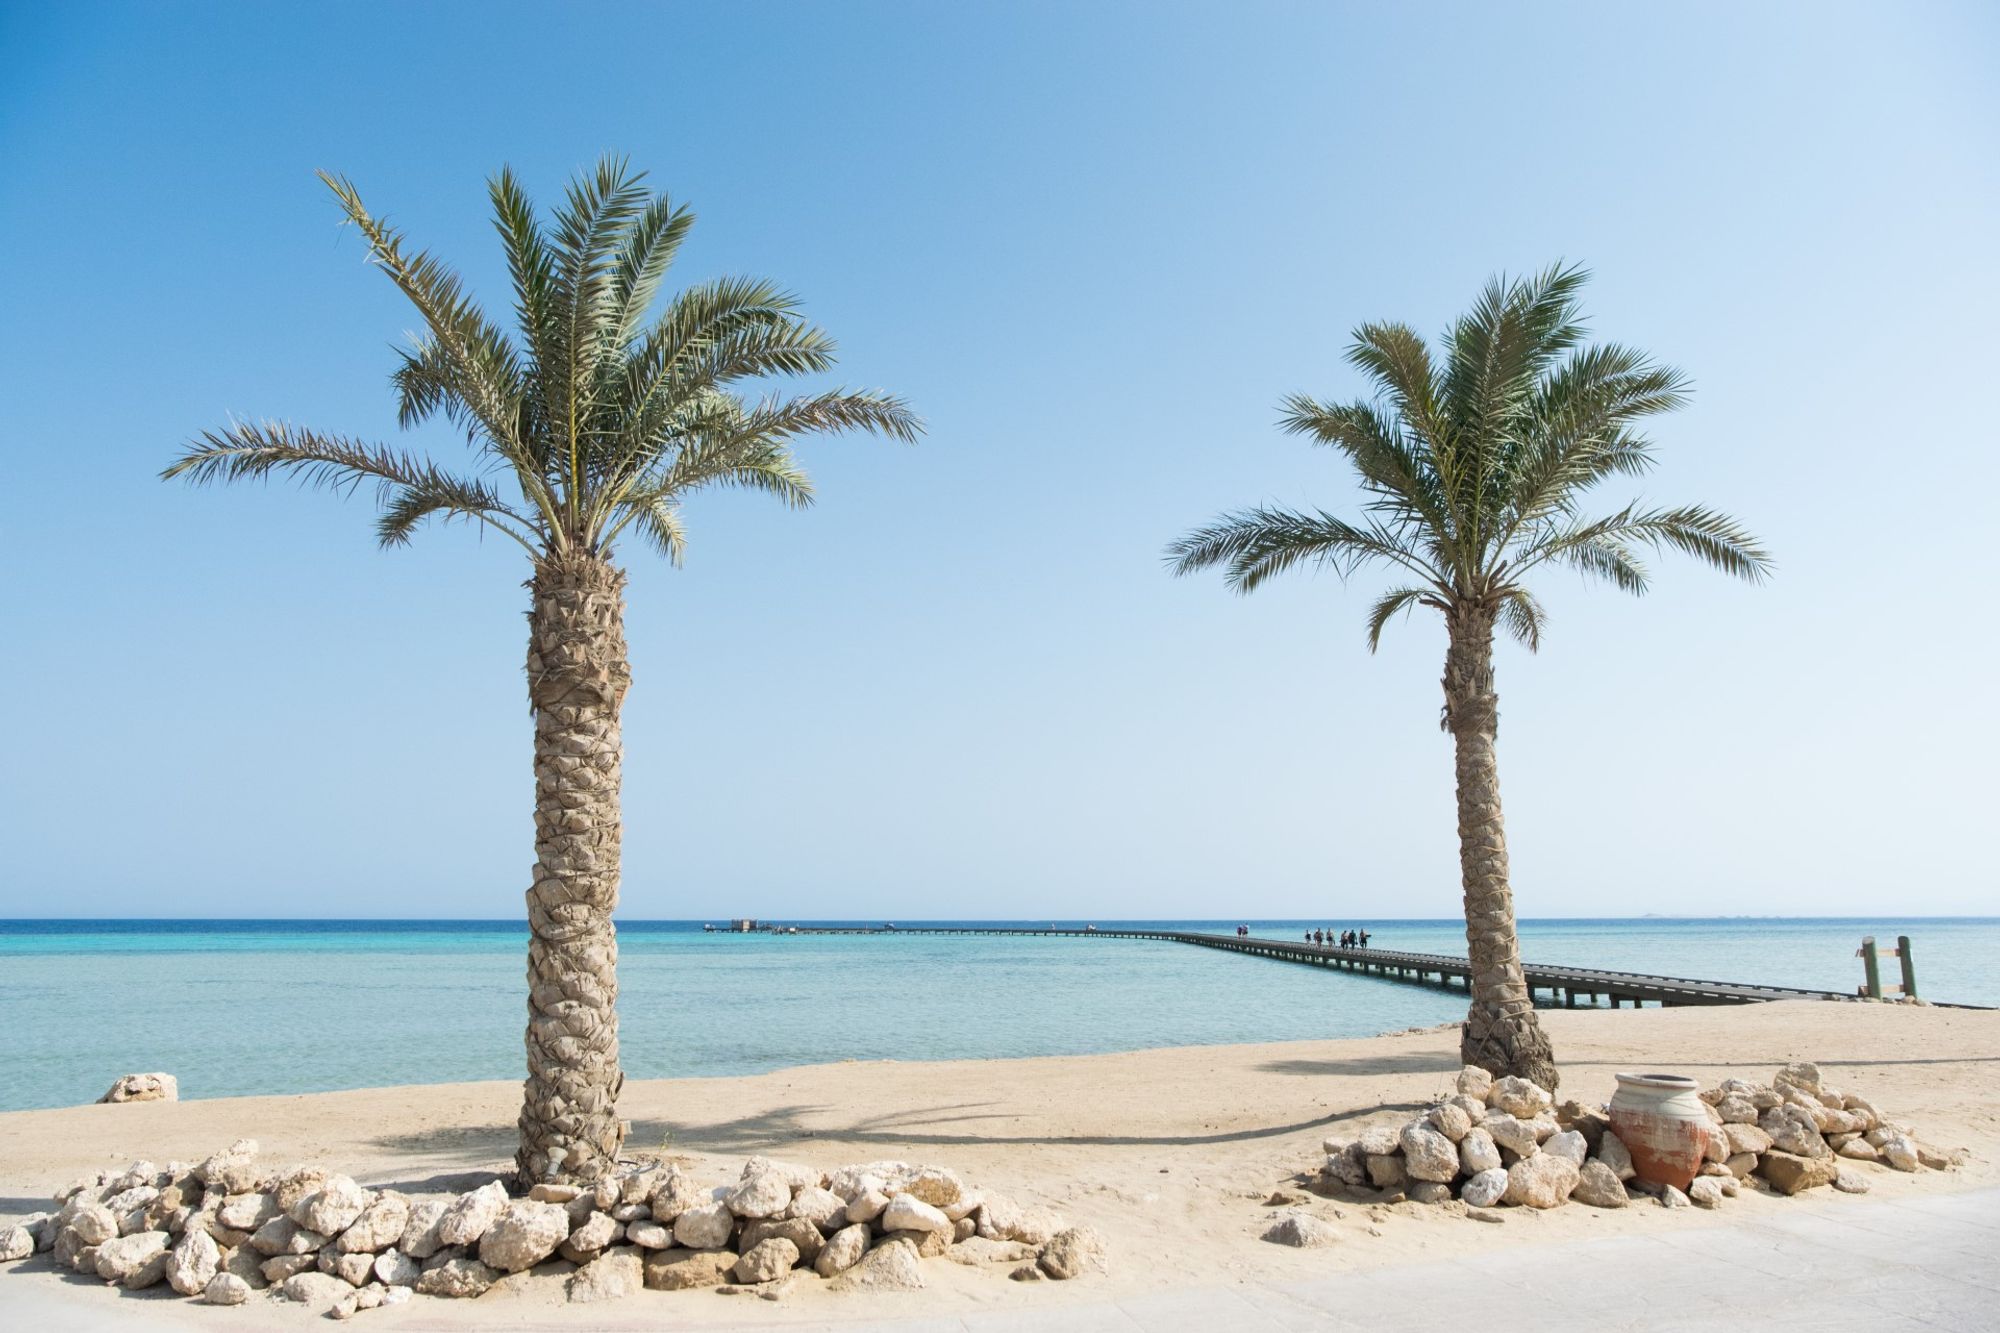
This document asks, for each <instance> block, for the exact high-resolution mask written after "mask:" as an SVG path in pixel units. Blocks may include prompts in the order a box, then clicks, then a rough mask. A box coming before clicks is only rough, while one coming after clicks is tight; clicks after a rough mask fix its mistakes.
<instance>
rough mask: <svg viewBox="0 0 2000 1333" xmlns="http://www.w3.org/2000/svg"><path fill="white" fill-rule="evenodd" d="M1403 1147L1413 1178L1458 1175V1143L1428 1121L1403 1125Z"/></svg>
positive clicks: (1438, 1178)
mask: <svg viewBox="0 0 2000 1333" xmlns="http://www.w3.org/2000/svg"><path fill="white" fill-rule="evenodd" d="M1454 1109H1455V1108H1454ZM1468 1128H1469V1126H1468ZM1402 1149H1403V1171H1404V1173H1405V1174H1406V1175H1408V1176H1409V1177H1410V1178H1411V1179H1412V1180H1434V1181H1441V1182H1449V1181H1451V1180H1452V1179H1453V1178H1455V1177H1456V1176H1457V1175H1458V1146H1457V1145H1456V1144H1455V1143H1453V1142H1452V1140H1451V1139H1450V1138H1449V1137H1448V1136H1446V1135H1445V1134H1443V1133H1441V1132H1440V1131H1438V1130H1436V1129H1433V1128H1432V1127H1431V1126H1430V1125H1429V1124H1427V1123H1425V1122H1424V1121H1421V1120H1419V1121H1416V1122H1413V1123H1411V1124H1409V1125H1406V1126H1404V1127H1403V1134H1402Z"/></svg>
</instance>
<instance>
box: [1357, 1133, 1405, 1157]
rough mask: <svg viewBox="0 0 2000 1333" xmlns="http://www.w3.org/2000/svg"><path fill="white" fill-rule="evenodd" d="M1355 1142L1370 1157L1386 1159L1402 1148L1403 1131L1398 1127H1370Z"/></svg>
mask: <svg viewBox="0 0 2000 1333" xmlns="http://www.w3.org/2000/svg"><path fill="white" fill-rule="evenodd" d="M1355 1142H1356V1143H1358V1144H1360V1145H1361V1151H1362V1152H1363V1153H1365V1154H1367V1155H1368V1156H1370V1157H1387V1156H1388V1155H1389V1154H1391V1153H1393V1152H1396V1151H1398V1150H1399V1149H1401V1147H1402V1146H1403V1129H1402V1126H1400V1125H1370V1126H1369V1127H1368V1128H1366V1129H1364V1130H1362V1131H1361V1137H1359V1138H1358V1139H1356V1140H1355Z"/></svg>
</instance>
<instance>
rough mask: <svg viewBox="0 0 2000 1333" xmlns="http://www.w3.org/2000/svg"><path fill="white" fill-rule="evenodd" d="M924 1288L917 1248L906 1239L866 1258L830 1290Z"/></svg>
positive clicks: (878, 1248)
mask: <svg viewBox="0 0 2000 1333" xmlns="http://www.w3.org/2000/svg"><path fill="white" fill-rule="evenodd" d="M820 1253H822V1254H824V1253H826V1251H824V1250H822V1251H820ZM923 1285H924V1275H923V1272H922V1271H921V1270H920V1269H919V1268H918V1266H917V1247H916V1246H914V1245H912V1244H910V1243H909V1242H908V1241H905V1240H891V1241H884V1242H883V1243H882V1244H880V1245H878V1246H876V1247H875V1248H874V1249H872V1250H870V1251H868V1253H866V1254H864V1255H862V1256H861V1260H860V1262H858V1263H856V1264H855V1265H854V1266H853V1267H852V1268H849V1269H848V1270H847V1271H845V1272H843V1273H841V1274H840V1275H839V1276H838V1277H835V1278H834V1279H833V1280H832V1281H830V1282H828V1283H827V1290H829V1291H921V1290H922V1289H923Z"/></svg>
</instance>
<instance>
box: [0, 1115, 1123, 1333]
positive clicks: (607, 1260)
mask: <svg viewBox="0 0 2000 1333" xmlns="http://www.w3.org/2000/svg"><path fill="white" fill-rule="evenodd" d="M256 1153H257V1145H256V1143H254V1142H253V1141H250V1140H247V1139H246V1140H242V1141H240V1142H237V1143H234V1144H231V1145H230V1146H229V1147H228V1148H226V1149H224V1150H223V1151H222V1152H219V1153H217V1154H216V1155H215V1156H213V1157H210V1158H209V1159H208V1160H206V1161H204V1162H201V1163H199V1164H196V1165H192V1166H190V1165H188V1164H186V1163H181V1162H170V1163H168V1164H167V1165H166V1166H165V1167H155V1166H154V1165H153V1163H151V1162H135V1163H133V1165H132V1166H131V1168H130V1169H128V1170H126V1171H124V1172H119V1173H115V1174H114V1173H110V1172H105V1173H101V1174H100V1175H98V1176H97V1177H95V1178H93V1179H91V1180H86V1181H78V1182H76V1183H74V1184H72V1185H70V1186H68V1187H67V1188H65V1189H63V1190H61V1191H59V1192H58V1193H57V1195H56V1199H57V1201H58V1202H59V1203H60V1204H61V1205H62V1206H61V1209H60V1210H59V1211H58V1212H56V1213H54V1214H53V1215H49V1214H43V1215H39V1216H37V1217H35V1218H32V1219H30V1220H29V1221H28V1222H27V1223H26V1224H25V1225H23V1226H17V1227H13V1228H11V1229H9V1230H4V1231H0V1260H12V1259H24V1258H27V1257H28V1256H29V1255H31V1254H34V1253H37V1252H47V1253H48V1254H49V1255H50V1257H51V1258H52V1259H53V1261H54V1262H55V1263H57V1264H59V1265H62V1266H64V1267H67V1268H71V1269H74V1270H75V1271H77V1272H80V1273H94V1274H96V1275H97V1276H98V1277H100V1278H102V1279H104V1280H105V1281H106V1282H110V1283H115V1284H118V1285H120V1286H124V1287H128V1288H139V1287H148V1286H152V1285H155V1284H157V1283H160V1282H165V1283H167V1284H168V1285H169V1286H171V1287H172V1288H173V1289H174V1290H175V1291H177V1292H179V1293H181V1294H182V1295H184V1296H192V1297H198V1298H200V1299H201V1300H204V1301H207V1302H209V1303H210V1304H215V1305H239V1304H241V1303H243V1302H244V1301H246V1300H248V1299H250V1297H251V1294H252V1293H253V1292H255V1291H258V1290H263V1289H266V1288H270V1289H273V1290H274V1291H275V1292H276V1294H278V1295H281V1296H283V1297H285V1298H288V1299H290V1300H294V1301H301V1302H305V1303H307V1304H309V1305H312V1306H314V1307H317V1308H325V1309H327V1310H329V1311H330V1312H331V1313H332V1314H333V1315H334V1316H335V1317H337V1318H347V1317H349V1316H351V1315H353V1314H354V1313H356V1312H357V1311H360V1310H366V1309H372V1308H375V1307H377V1306H383V1305H394V1304H398V1303H400V1302H402V1301H406V1300H408V1299H410V1298H411V1296H412V1295H427V1296H448V1297H471V1296H479V1295H482V1294H484V1293H485V1292H486V1291H488V1290H489V1289H491V1288H493V1287H494V1286H495V1285H496V1284H499V1283H502V1282H504V1281H506V1280H507V1278H508V1275H510V1274H516V1273H526V1272H528V1271H529V1270H532V1269H535V1268H536V1267H537V1265H545V1266H546V1267H545V1268H544V1269H543V1271H544V1272H554V1273H558V1274H566V1275H568V1276H567V1290H568V1296H569V1299H570V1300H572V1301H579V1302H581V1301H598V1300H607V1299H612V1298H616V1297H620V1296H625V1295H629V1294H631V1293H633V1292H635V1291H637V1290H638V1289H639V1288H640V1287H642V1286H644V1287H652V1288H656V1289H662V1290H669V1291H671V1290H679V1289H683V1288H691V1287H727V1288H729V1289H732V1290H742V1289H750V1290H755V1291H757V1292H758V1294H760V1295H765V1296H769V1297H775V1296H777V1295H779V1294H781V1293H782V1291H783V1290H784V1289H785V1287H786V1286H787V1285H788V1284H789V1283H791V1282H792V1281H794V1280H795V1279H807V1280H810V1279H814V1278H825V1279H828V1280H829V1286H830V1287H831V1288H833V1289H836V1290H870V1289H873V1290H897V1289H914V1288H918V1287H921V1286H923V1284H924V1282H923V1276H922V1274H921V1272H920V1271H919V1265H918V1260H919V1259H923V1258H929V1257H933V1256H942V1257H945V1258H948V1259H952V1260H955V1261H957V1262H959V1263H963V1264H969V1265H988V1264H994V1265H1010V1266H1013V1268H1012V1272H1011V1273H1010V1276H1012V1277H1015V1278H1019V1279H1024V1280H1025V1279H1029V1278H1041V1277H1049V1278H1055V1279H1066V1278H1073V1277H1078V1276H1080V1275H1082V1274H1083V1273H1086V1272H1089V1271H1093V1270H1098V1271H1101V1270H1102V1269H1103V1267H1104V1247H1103V1244H1102V1242H1101V1241H1100V1240H1099V1239H1098V1237H1097V1236H1096V1233H1094V1232H1093V1231H1091V1230H1090V1229H1089V1228H1087V1227H1068V1226H1066V1224H1065V1223H1064V1222H1063V1221H1062V1220H1061V1219H1060V1218H1058V1217H1056V1216H1054V1215H1053V1214H1051V1213H1048V1212H1045V1211H1042V1210H1039V1209H1032V1208H1023V1207H1020V1206H1018V1205H1016V1204H1015V1203H1013V1202H1012V1201H1010V1200H1008V1199H1006V1198H1005V1197H1003V1196H1001V1195H998V1194H993V1193H982V1192H981V1191H979V1190H975V1189H972V1188H970V1187H968V1186H967V1185H966V1184H965V1183H963V1182H962V1181H961V1180H960V1179H959V1178H958V1177H957V1176H955V1175H954V1174H952V1173H951V1172H949V1171H945V1170H941V1169H939V1168H936V1167H923V1166H913V1165H911V1164H909V1163H907V1162H871V1163H867V1164H865V1165H858V1166H848V1167H842V1168H841V1169H840V1170H838V1171H835V1172H833V1173H831V1174H830V1175H823V1174H821V1173H820V1172H819V1171H817V1170H814V1169H812V1168H810V1167H801V1166H795V1165H792V1164H789V1163H785V1162H777V1161H772V1160H770V1159H769V1158H764V1157H753V1158H751V1159H750V1160H749V1162H747V1163H746V1164H745V1165H744V1167H743V1171H742V1174H741V1176H740V1177H739V1178H738V1179H737V1180H736V1181H735V1182H733V1183H731V1184H728V1185H722V1186H717V1187H713V1188H710V1187H705V1186H702V1185H699V1184H697V1183H696V1182H695V1180H694V1179H693V1178H692V1177H691V1176H690V1175H689V1174H688V1173H687V1172H686V1171H685V1170H683V1169H682V1168H681V1167H679V1166H677V1165H672V1164H668V1163H640V1164H633V1165H630V1166H628V1167H627V1168H626V1169H625V1170H623V1171H622V1173H620V1174H618V1175H616V1176H615V1177H612V1178H610V1179H607V1180H604V1181H602V1182H600V1183H599V1184H597V1185H596V1186H594V1187H588V1188H585V1187H577V1186H568V1185H537V1186H535V1187H534V1188H533V1189H532V1190H531V1191H529V1194H528V1197H527V1198H524V1199H515V1198H510V1197H509V1195H508V1193H507V1191H506V1189H505V1187H503V1186H502V1185H501V1184H500V1183H499V1182H498V1181H495V1182H493V1183H491V1184H488V1185H485V1186H483V1187H482V1188H479V1189H476V1190H473V1191H471V1192H469V1193H465V1194H460V1195H457V1196H455V1197H454V1196H441V1197H429V1198H413V1197H411V1196H408V1195H405V1194H401V1193H399V1192H397V1191H395V1190H369V1189H364V1188H363V1187H362V1186H360V1185H358V1184H356V1183H355V1182H354V1180H353V1179H352V1178H351V1177H348V1176H344V1175H339V1174H336V1173H333V1172H329V1171H326V1170H323V1169H321V1168H319V1167H299V1168H297V1169H294V1170H291V1171H287V1172H283V1173H278V1174H273V1173H271V1172H269V1171H267V1170H265V1169H264V1168H262V1167H259V1166H258V1165H257V1163H256V1160H255V1158H256Z"/></svg>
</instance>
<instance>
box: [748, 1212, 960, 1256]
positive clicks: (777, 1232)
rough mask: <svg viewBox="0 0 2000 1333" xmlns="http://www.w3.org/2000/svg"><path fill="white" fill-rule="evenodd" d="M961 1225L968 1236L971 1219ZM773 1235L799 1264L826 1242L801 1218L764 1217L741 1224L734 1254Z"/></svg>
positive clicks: (954, 1231) (954, 1225) (754, 1246)
mask: <svg viewBox="0 0 2000 1333" xmlns="http://www.w3.org/2000/svg"><path fill="white" fill-rule="evenodd" d="M958 1225H959V1224H958V1223H953V1224H952V1227H953V1230H952V1237H953V1239H954V1240H955V1239H957V1237H958V1230H957V1228H958ZM964 1225H965V1226H966V1227H967V1228H968V1230H967V1232H966V1234H967V1235H968V1236H969V1235H971V1234H972V1232H971V1230H970V1228H971V1226H972V1223H971V1221H970V1220H969V1219H968V1220H967V1221H966V1222H965V1224H964ZM773 1238H777V1239H782V1240H788V1241H790V1242H791V1243H792V1245H793V1247H794V1248H796V1249H797V1250H798V1252H799V1258H798V1262H799V1263H801V1264H810V1263H811V1262H812V1261H813V1260H814V1259H815V1258H817V1257H818V1255H819V1252H820V1250H821V1248H822V1247H824V1246H825V1244H826V1238H825V1237H824V1236H822V1235H820V1234H819V1228H818V1227H816V1226H814V1225H813V1224H812V1223H810V1222H808V1221H806V1220H805V1219H804V1218H802V1217H787V1218H778V1219H772V1218H766V1219H764V1220H763V1221H761V1222H745V1223H744V1224H743V1232H742V1234H741V1235H739V1236H738V1237H737V1238H736V1250H737V1253H739V1254H748V1253H750V1251H751V1250H753V1249H755V1248H756V1247H757V1246H759V1245H761V1244H763V1243H764V1242H765V1241H767V1240H771V1239H773Z"/></svg>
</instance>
